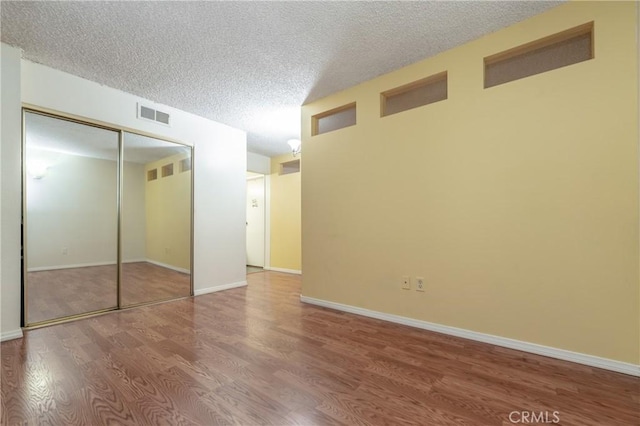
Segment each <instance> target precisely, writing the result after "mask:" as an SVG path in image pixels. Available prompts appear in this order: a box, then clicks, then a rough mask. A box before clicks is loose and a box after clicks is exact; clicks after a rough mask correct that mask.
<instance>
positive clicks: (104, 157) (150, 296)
mask: <svg viewBox="0 0 640 426" xmlns="http://www.w3.org/2000/svg"><path fill="white" fill-rule="evenodd" d="M23 157H24V158H23V169H24V171H23V189H24V191H23V192H24V206H23V216H24V221H23V223H24V227H23V241H24V265H23V266H24V268H23V278H24V279H23V292H24V325H25V326H38V325H41V324H47V323H49V322H52V321H57V320H62V319H69V318H73V317H77V316H82V315H86V314H91V313H98V312H102V311H107V310H114V309H119V308H123V307H130V306H135V305H140V304H145V303H150V302H158V301H164V300H170V299H176V298H180V297H186V296H189V295H192V294H193V288H192V280H191V269H192V268H191V258H192V254H191V253H192V199H193V197H192V176H191V175H192V173H191V164H192V148H191V147H188V146H185V145H181V144H177V143H172V142H167V141H164V140H160V139H154V138H151V137H147V136H141V135H137V134H133V133H127V132H124V131H122V130H119V129H111V128H106V127H101V126H97V125H91V124H87V123H82V122H79V121H75V120H70V119H66V118H62V117H57V116H53V115H50V114H45V113H41V112H37V111H31V110H26V109H25V111H24V147H23Z"/></svg>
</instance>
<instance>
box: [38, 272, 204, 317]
mask: <svg viewBox="0 0 640 426" xmlns="http://www.w3.org/2000/svg"><path fill="white" fill-rule="evenodd" d="M116 275H117V270H116V266H115V265H107V266H89V267H84V268H70V269H56V270H51V271H40V272H29V273H28V277H27V282H28V299H27V300H28V302H29V309H28V322H29V324H33V323H37V322H40V321H47V320H51V319H55V318H62V317H65V316H70V315H76V314H82V313H87V312H92V311H98V310H101V309H109V308H113V307H115V306H117V292H116ZM190 291H191V281H190V276H189V275H188V274H184V273H180V272H176V271H174V270H172V269H167V268H163V267H161V266H158V265H154V264H152V263H148V262H134V263H124V264H123V265H122V301H123V305H124V306H128V305H136V304H139V303H145V302H152V301H158V300H167V299H175V298H178V297H185V296H189V294H190Z"/></svg>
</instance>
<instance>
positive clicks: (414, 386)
mask: <svg viewBox="0 0 640 426" xmlns="http://www.w3.org/2000/svg"><path fill="white" fill-rule="evenodd" d="M247 279H248V281H249V286H248V287H244V288H238V289H233V290H227V291H222V292H219V293H212V294H207V295H203V296H199V297H196V298H189V299H183V300H179V301H174V302H168V303H164V304H159V305H152V306H145V307H139V308H134V309H130V310H125V311H118V312H114V313H110V314H106V315H102V316H98V317H93V318H88V319H83V320H79V321H75V322H70V323H65V324H60V325H55V326H51V327H47V328H42V329H37V330H32V331H27V332H26V333H25V337H24V338H23V339H20V340H13V341H8V342H4V343H2V345H1V347H0V349H1V352H2V353H1V359H2V366H1V370H0V378H1V394H0V395H1V397H2V401H1V409H2V414H1V419H2V424H3V425H16V424H30V425H41V424H52V425H103V424H104V425H106V424H123V425H178V424H185V425H187V424H195V425H216V424H220V425H227V424H237V425H254V424H272V425H341V424H344V425H402V424H406V425H449V424H451V425H453V424H456V425H508V424H511V422H510V420H509V415H510V413H512V412H518V413H516V414H511V416H512V420H521V419H522V418H523V417H524V416H523V415H521V414H519V412H521V411H527V412H529V413H530V412H535V414H536V418H537V419H540V418H541V417H538V416H540V415H541V414H539V413H545V412H547V413H548V414H547V417H546V418H547V419H548V420H549V421H552V420H555V418H554V417H553V412H554V411H555V412H556V413H557V416H558V417H559V423H558V424H562V425H580V426H584V425H616V426H618V425H638V424H640V413H639V409H640V406H639V404H640V379H639V378H635V377H631V376H626V375H623V374H618V373H613V372H608V371H604V370H599V369H594V368H590V367H586V366H583V365H578V364H572V363H569V362H564V361H558V360H553V359H550V358H545V357H541V356H537V355H531V354H526V353H522V352H518V351H514V350H510V349H504V348H500V347H495V346H491V345H488V344H482V343H477V342H473V341H468V340H464V339H459V338H455V337H449V336H446V335H441V334H437V333H432V332H428V331H424V330H418V329H413V328H410V327H405V326H401V325H397V324H392V323H386V322H383V321H379V320H374V319H369V318H365V317H359V316H356V315H352V314H347V313H342V312H337V311H331V310H328V309H323V308H319V307H315V306H312V305H306V304H302V303H301V302H300V300H299V295H300V277H299V276H296V275H287V274H281V273H276V272H262V273H255V274H251V275H249V276H248V277H247ZM527 418H528V419H530V418H531V417H530V414H529V415H528V417H527ZM523 423H524V422H521V423H520V424H523ZM529 424H531V423H529ZM538 424H540V423H538Z"/></svg>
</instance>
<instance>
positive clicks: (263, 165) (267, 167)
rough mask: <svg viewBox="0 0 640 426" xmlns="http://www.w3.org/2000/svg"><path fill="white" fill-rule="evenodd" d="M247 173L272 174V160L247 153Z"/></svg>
mask: <svg viewBox="0 0 640 426" xmlns="http://www.w3.org/2000/svg"><path fill="white" fill-rule="evenodd" d="M247 171H250V172H255V173H262V174H263V175H268V174H270V173H271V158H269V157H265V156H264V155H260V154H256V153H254V152H247Z"/></svg>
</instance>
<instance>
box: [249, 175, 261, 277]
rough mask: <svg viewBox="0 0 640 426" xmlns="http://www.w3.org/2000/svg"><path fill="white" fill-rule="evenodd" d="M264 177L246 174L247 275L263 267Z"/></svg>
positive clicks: (259, 270)
mask: <svg viewBox="0 0 640 426" xmlns="http://www.w3.org/2000/svg"><path fill="white" fill-rule="evenodd" d="M265 192H266V191H265V176H264V175H263V174H260V173H254V172H247V202H246V207H247V225H246V226H247V233H246V234H247V262H246V264H247V274H250V273H254V272H262V271H263V270H264V267H265V231H266V209H265V205H266V197H265Z"/></svg>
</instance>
